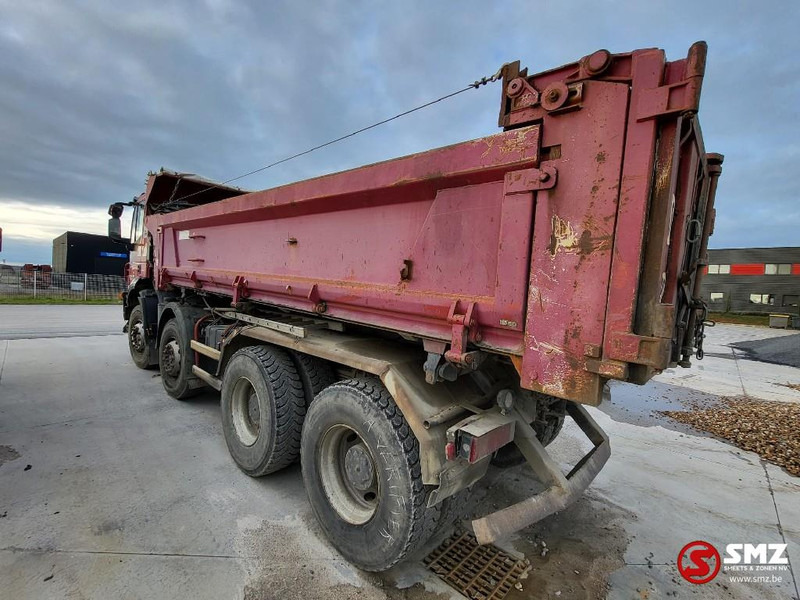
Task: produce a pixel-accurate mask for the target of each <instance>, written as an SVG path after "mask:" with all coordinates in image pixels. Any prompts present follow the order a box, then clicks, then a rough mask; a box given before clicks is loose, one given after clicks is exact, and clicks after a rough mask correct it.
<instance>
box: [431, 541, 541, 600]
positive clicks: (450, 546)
mask: <svg viewBox="0 0 800 600" xmlns="http://www.w3.org/2000/svg"><path fill="white" fill-rule="evenodd" d="M425 564H426V565H427V567H428V568H429V569H430V570H431V571H433V572H434V573H436V574H437V575H438V576H439V577H440V578H441V579H442V580H444V581H445V582H446V583H448V584H449V585H451V586H452V587H453V588H455V589H456V590H458V591H459V592H461V593H462V594H464V595H465V596H467V597H468V598H471V599H472V600H501V599H502V598H504V597H505V596H506V594H508V592H509V591H510V590H511V588H512V587H514V584H515V583H517V582H518V581H519V580H520V578H521V577H522V576H523V575H524V574H525V572H526V571H527V570H528V568H529V565H528V564H526V562H525V561H522V560H517V559H515V558H513V557H511V556H510V555H508V554H506V553H505V552H503V551H502V550H500V549H499V548H497V547H496V546H492V545H491V544H488V545H485V546H480V545H478V542H477V540H476V539H475V537H474V536H473V535H471V534H469V533H461V534H459V533H456V534H454V535H453V536H452V537H451V538H450V539H448V540H446V541H445V542H443V543H442V545H441V546H439V547H438V548H436V550H434V551H433V552H431V553H430V554H429V555H428V556H427V557H426V558H425Z"/></svg>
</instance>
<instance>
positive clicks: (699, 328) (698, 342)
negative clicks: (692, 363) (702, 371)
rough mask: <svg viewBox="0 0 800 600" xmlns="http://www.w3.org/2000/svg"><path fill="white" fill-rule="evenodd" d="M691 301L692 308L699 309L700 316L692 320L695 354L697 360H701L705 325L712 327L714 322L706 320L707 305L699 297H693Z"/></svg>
mask: <svg viewBox="0 0 800 600" xmlns="http://www.w3.org/2000/svg"><path fill="white" fill-rule="evenodd" d="M693 300H694V301H693V302H692V304H693V308H695V309H698V308H699V309H700V318H699V319H698V318H695V322H694V346H695V348H697V351H696V352H695V356H697V360H703V356H704V355H705V353H704V352H703V339H704V338H705V337H706V333H705V329H706V327H714V325H716V323H715V322H714V321H709V320H708V305H707V304H706V303H705V301H704V300H702V299H700V298H694V299H693Z"/></svg>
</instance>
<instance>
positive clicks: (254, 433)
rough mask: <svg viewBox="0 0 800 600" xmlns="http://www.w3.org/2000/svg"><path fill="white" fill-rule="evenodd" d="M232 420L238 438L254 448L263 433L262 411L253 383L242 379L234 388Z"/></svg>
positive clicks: (244, 378) (243, 443)
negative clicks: (259, 435) (260, 433)
mask: <svg viewBox="0 0 800 600" xmlns="http://www.w3.org/2000/svg"><path fill="white" fill-rule="evenodd" d="M231 420H232V421H233V429H234V431H235V432H236V437H237V438H239V442H241V443H242V445H244V446H252V445H253V444H255V443H256V440H257V439H258V434H259V432H260V431H261V409H260V407H259V405H258V395H257V394H256V390H255V388H254V387H253V383H252V382H251V381H250V380H249V379H247V378H246V377H242V378H241V379H239V381H237V382H236V385H234V386H233V393H232V394H231Z"/></svg>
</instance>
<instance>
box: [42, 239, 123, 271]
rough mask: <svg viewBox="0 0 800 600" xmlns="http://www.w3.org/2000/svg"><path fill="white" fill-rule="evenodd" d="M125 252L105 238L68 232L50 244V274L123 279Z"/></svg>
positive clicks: (118, 245)
mask: <svg viewBox="0 0 800 600" xmlns="http://www.w3.org/2000/svg"><path fill="white" fill-rule="evenodd" d="M127 262H128V249H127V248H126V247H125V246H124V245H123V244H119V243H117V242H114V241H113V240H111V239H109V238H108V237H106V236H104V235H94V234H91V233H78V232H76V231H67V232H65V233H63V234H62V235H60V236H58V237H57V238H56V239H54V240H53V271H54V272H56V273H89V274H96V275H123V274H124V270H125V263H127Z"/></svg>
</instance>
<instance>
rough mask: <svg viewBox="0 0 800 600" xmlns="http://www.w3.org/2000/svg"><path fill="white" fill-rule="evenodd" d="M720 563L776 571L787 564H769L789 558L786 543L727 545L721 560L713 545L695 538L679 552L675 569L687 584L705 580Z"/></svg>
mask: <svg viewBox="0 0 800 600" xmlns="http://www.w3.org/2000/svg"><path fill="white" fill-rule="evenodd" d="M723 564H725V565H726V566H728V567H730V569H731V570H737V571H742V570H750V571H760V570H775V569H781V568H788V567H775V566H772V567H770V566H768V565H788V564H789V559H788V557H787V556H786V544H727V545H726V546H725V559H724V560H722V559H721V558H720V555H719V552H718V551H717V549H716V548H715V547H714V546H712V545H711V544H709V543H708V542H704V541H702V540H697V541H694V542H690V543H688V544H686V545H685V546H684V547H683V548H682V549H681V551H680V552H679V553H678V571H680V574H681V575H682V576H683V578H684V579H685V580H686V581H688V582H689V583H695V584H702V583H708V582H709V581H711V580H712V579H714V577H716V576H717V574H718V573H719V570H720V567H721V566H722V565H723ZM765 565H766V566H765Z"/></svg>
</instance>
